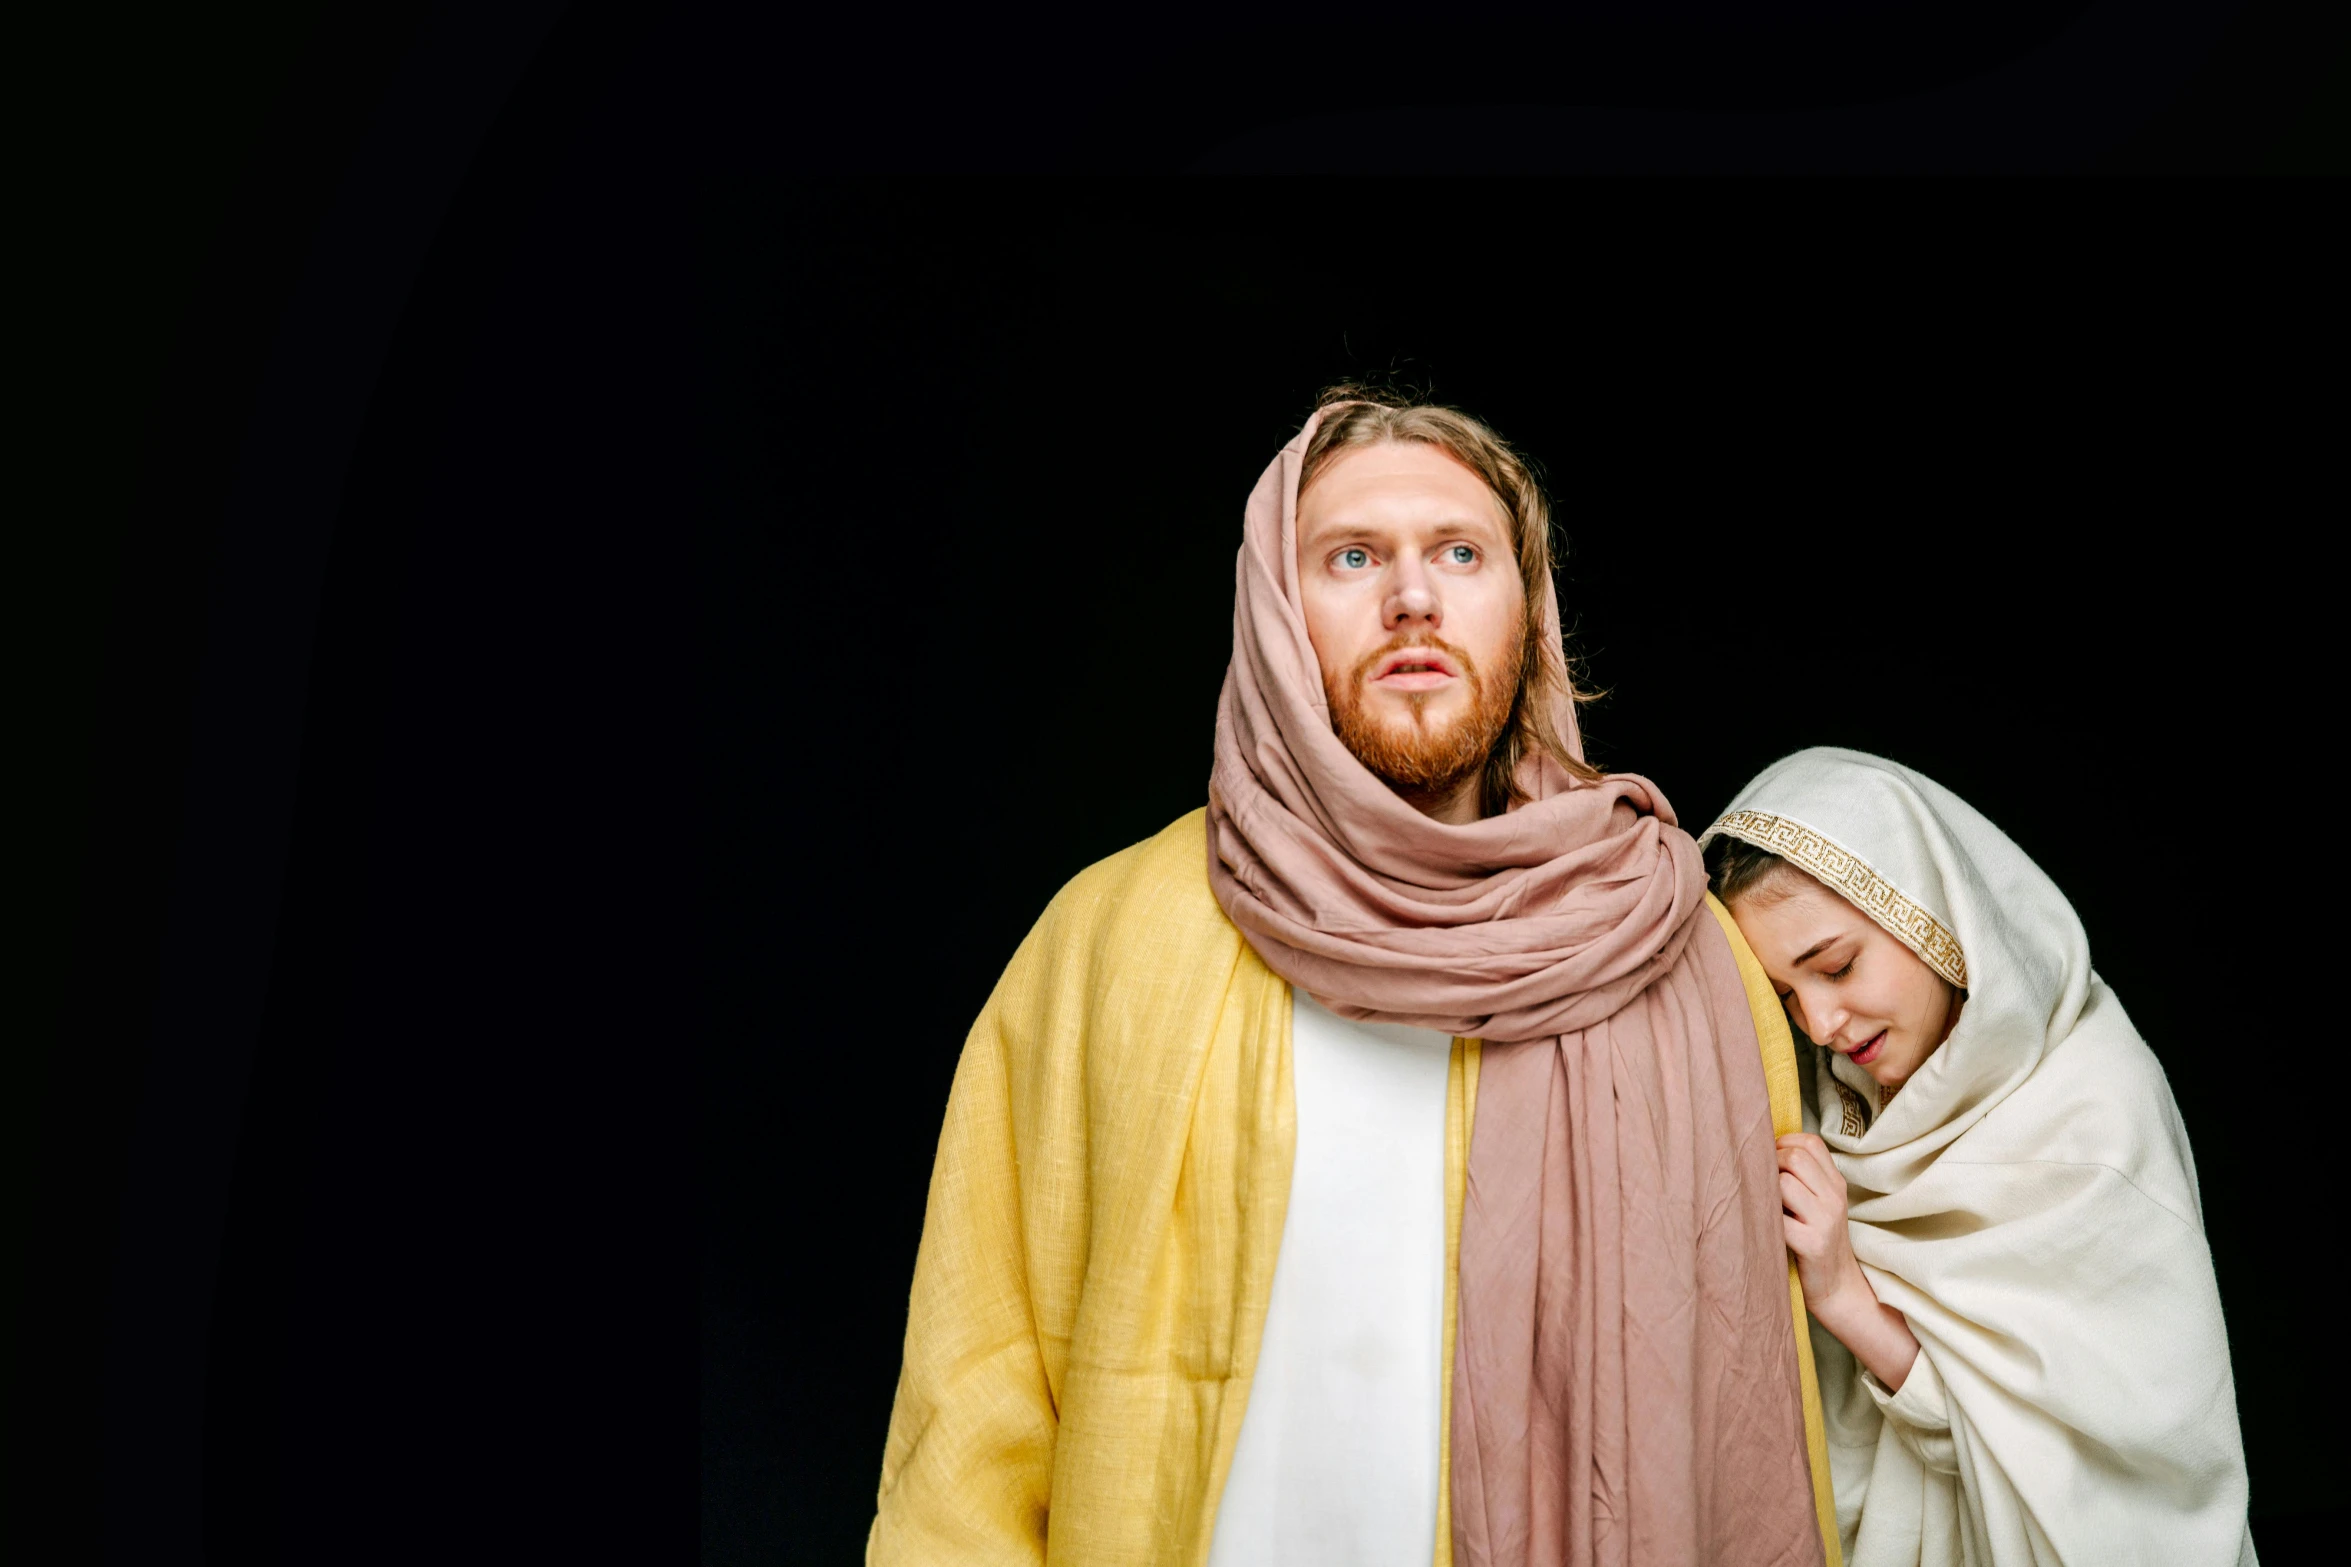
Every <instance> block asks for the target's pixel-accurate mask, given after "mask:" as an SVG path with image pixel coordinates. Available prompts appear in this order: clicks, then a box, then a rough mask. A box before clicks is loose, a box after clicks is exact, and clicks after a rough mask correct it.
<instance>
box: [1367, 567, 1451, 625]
mask: <svg viewBox="0 0 2351 1567" xmlns="http://www.w3.org/2000/svg"><path fill="white" fill-rule="evenodd" d="M1380 609H1381V612H1382V615H1383V617H1384V619H1385V622H1386V626H1387V629H1388V630H1390V631H1411V630H1422V631H1434V630H1436V629H1437V627H1438V625H1439V624H1441V623H1442V622H1443V620H1444V610H1443V607H1442V606H1441V605H1439V604H1438V602H1437V595H1436V594H1435V593H1434V592H1433V591H1431V589H1430V587H1429V579H1428V575H1427V573H1425V572H1424V571H1422V570H1421V569H1420V562H1418V561H1416V560H1406V561H1404V562H1402V563H1401V564H1400V565H1399V566H1398V568H1397V571H1396V578H1395V581H1394V582H1392V583H1391V584H1390V585H1389V588H1388V597H1387V601H1386V602H1385V603H1384V604H1382V605H1381V606H1380Z"/></svg>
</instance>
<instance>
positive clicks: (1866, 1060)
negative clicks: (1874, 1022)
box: [1847, 1028, 1886, 1066]
mask: <svg viewBox="0 0 2351 1567" xmlns="http://www.w3.org/2000/svg"><path fill="white" fill-rule="evenodd" d="M1885 1049H1886V1031H1885V1030H1884V1029H1882V1028H1881V1029H1879V1030H1878V1031H1877V1032H1876V1033H1874V1034H1872V1035H1870V1036H1869V1043H1868V1044H1866V1045H1863V1046H1862V1047H1861V1048H1860V1049H1859V1050H1856V1051H1854V1052H1853V1054H1852V1055H1851V1056H1850V1057H1848V1058H1847V1059H1849V1060H1851V1061H1852V1063H1853V1064H1854V1065H1855V1066H1867V1065H1869V1064H1870V1063H1871V1062H1872V1061H1875V1060H1876V1059H1877V1058H1878V1057H1879V1056H1881V1055H1883V1054H1884V1053H1885Z"/></svg>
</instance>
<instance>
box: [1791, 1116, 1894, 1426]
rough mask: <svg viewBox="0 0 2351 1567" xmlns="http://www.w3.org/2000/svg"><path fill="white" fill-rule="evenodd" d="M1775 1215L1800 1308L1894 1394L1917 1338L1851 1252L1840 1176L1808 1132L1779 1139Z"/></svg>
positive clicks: (1824, 1146)
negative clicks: (1791, 1257)
mask: <svg viewBox="0 0 2351 1567" xmlns="http://www.w3.org/2000/svg"><path fill="white" fill-rule="evenodd" d="M1775 1146H1776V1147H1777V1148H1778V1150H1779V1162H1780V1213H1781V1223H1782V1226H1783V1227H1784V1229H1785V1230H1786V1232H1787V1237H1788V1250H1790V1251H1792V1252H1794V1253H1795V1254H1796V1279H1797V1282H1799V1283H1800V1284H1802V1285H1803V1286H1804V1305H1805V1308H1806V1309H1807V1310H1809V1311H1810V1312H1811V1313H1812V1314H1813V1316H1814V1317H1816V1318H1818V1319H1819V1321H1820V1325H1821V1326H1822V1327H1824V1328H1826V1329H1828V1330H1829V1332H1831V1333H1833V1334H1835V1335H1836V1338H1837V1341H1838V1342H1839V1343H1841V1344H1843V1345H1844V1346H1845V1347H1846V1348H1847V1349H1849V1350H1851V1351H1853V1358H1854V1359H1856V1360H1858V1361H1860V1362H1861V1363H1862V1364H1863V1365H1864V1366H1867V1367H1868V1368H1869V1370H1870V1372H1871V1373H1872V1374H1873V1375H1874V1376H1876V1378H1877V1379H1878V1380H1879V1381H1880V1382H1882V1383H1884V1384H1885V1386H1886V1389H1887V1391H1889V1392H1896V1391H1899V1390H1900V1389H1901V1386H1902V1383H1903V1380H1904V1379H1905V1378H1906V1377H1908V1376H1909V1375H1910V1366H1911V1362H1913V1361H1915V1360H1916V1359H1917V1358H1918V1340H1917V1339H1915V1338H1913V1337H1912V1336H1911V1333H1910V1322H1909V1320H1908V1319H1907V1318H1905V1317H1904V1316H1903V1315H1902V1313H1901V1312H1899V1311H1896V1310H1895V1309H1894V1308H1893V1307H1891V1306H1888V1305H1884V1304H1882V1303H1881V1302H1880V1301H1879V1300H1878V1297H1877V1291H1875V1290H1873V1289H1871V1288H1870V1287H1869V1279H1868V1278H1867V1276H1865V1275H1864V1274H1863V1273H1862V1271H1861V1259H1859V1258H1858V1257H1856V1256H1854V1255H1853V1234H1852V1231H1850V1230H1849V1229H1847V1228H1846V1226H1845V1177H1844V1175H1843V1174H1842V1173H1841V1172H1839V1170H1838V1169H1837V1161H1836V1160H1835V1159H1833V1158H1831V1157H1830V1156H1829V1145H1828V1144H1826V1143H1824V1142H1822V1141H1821V1140H1820V1139H1819V1138H1817V1137H1815V1136H1813V1135H1812V1134H1811V1133H1810V1132H1790V1133H1789V1134H1788V1135H1787V1136H1785V1137H1783V1138H1781V1139H1779V1141H1778V1142H1777V1144H1775Z"/></svg>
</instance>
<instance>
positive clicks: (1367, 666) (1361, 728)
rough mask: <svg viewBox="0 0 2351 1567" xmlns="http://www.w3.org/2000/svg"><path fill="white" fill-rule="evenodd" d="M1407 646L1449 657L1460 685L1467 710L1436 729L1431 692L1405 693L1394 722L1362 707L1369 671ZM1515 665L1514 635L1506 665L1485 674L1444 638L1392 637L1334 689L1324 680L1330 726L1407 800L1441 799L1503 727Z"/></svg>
mask: <svg viewBox="0 0 2351 1567" xmlns="http://www.w3.org/2000/svg"><path fill="white" fill-rule="evenodd" d="M1408 647H1429V648H1436V649H1438V650H1440V651H1441V652H1444V653H1446V654H1448V655H1450V656H1451V658H1452V659H1453V661H1454V662H1455V663H1456V664H1458V665H1460V666H1461V678H1462V679H1463V680H1464V681H1466V682H1468V685H1469V706H1468V708H1467V709H1465V710H1464V711H1463V712H1462V713H1460V714H1459V715H1458V716H1457V717H1455V718H1454V719H1453V720H1452V721H1451V722H1449V723H1446V724H1444V725H1443V726H1442V727H1431V726H1432V722H1433V721H1432V720H1431V719H1430V717H1429V714H1428V709H1429V707H1430V705H1431V702H1432V699H1434V698H1435V697H1437V696H1439V695H1441V694H1442V693H1441V692H1437V691H1414V692H1408V693H1406V694H1405V697H1404V715H1403V717H1402V718H1401V719H1398V718H1395V717H1391V716H1388V715H1386V714H1375V713H1373V712H1372V711H1371V710H1370V704H1369V702H1368V701H1367V700H1366V688H1367V687H1369V685H1370V684H1371V675H1372V671H1373V670H1374V669H1375V668H1377V667H1378V665H1379V662H1380V660H1381V659H1383V658H1386V657H1387V656H1388V655H1389V654H1391V653H1394V652H1395V651H1396V650H1397V649H1399V648H1408ZM1519 662H1520V650H1519V642H1518V639H1517V638H1516V637H1513V638H1512V639H1511V640H1510V654H1509V667H1508V668H1506V669H1500V670H1495V671H1492V672H1491V673H1490V674H1489V673H1487V672H1483V671H1481V670H1479V668H1478V666H1477V661H1476V660H1475V659H1472V658H1471V657H1470V656H1469V654H1468V653H1466V652H1464V651H1463V650H1462V649H1460V648H1458V647H1455V646H1454V645H1453V644H1452V643H1450V642H1446V641H1443V640H1441V639H1439V638H1437V637H1433V636H1428V635H1425V634H1424V635H1417V636H1408V637H1401V638H1398V639H1397V640H1395V641H1393V642H1390V643H1388V644H1387V645H1386V646H1384V647H1381V648H1379V649H1377V650H1375V651H1374V652H1372V653H1370V654H1367V655H1366V656H1365V657H1363V658H1362V659H1360V660H1358V661H1357V662H1356V665H1355V667H1354V668H1353V669H1350V670H1349V671H1347V674H1346V677H1345V678H1344V679H1342V680H1340V681H1338V682H1336V683H1335V688H1334V683H1333V682H1332V681H1330V680H1328V679H1326V680H1324V682H1323V695H1324V696H1326V697H1327V698H1329V700H1330V704H1331V727H1332V728H1333V729H1334V730H1336V731H1337V732H1338V736H1339V740H1340V743H1341V744H1343V745H1345V746H1346V747H1347V749H1348V750H1349V751H1352V752H1353V753H1354V754H1355V759H1356V760H1357V761H1359V762H1361V763H1362V764H1363V765H1364V766H1365V767H1367V768H1369V769H1371V771H1372V773H1373V775H1374V776H1375V777H1377V778H1378V779H1379V780H1380V781H1381V782H1382V783H1385V784H1386V785H1387V786H1388V787H1389V788H1391V789H1393V790H1395V791H1396V793H1397V794H1399V795H1401V796H1402V797H1403V798H1404V799H1405V800H1406V801H1407V802H1408V803H1410V804H1412V805H1415V806H1426V805H1433V804H1438V803H1441V802H1443V801H1446V800H1449V799H1451V798H1452V797H1453V795H1454V794H1455V792H1456V791H1458V790H1459V789H1460V788H1461V786H1462V785H1463V784H1465V783H1468V782H1469V781H1470V780H1471V779H1473V778H1475V777H1476V776H1477V775H1478V773H1479V771H1480V770H1481V769H1482V768H1484V767H1485V765H1486V759H1487V758H1488V757H1490V756H1492V755H1493V754H1494V747H1495V746H1497V745H1499V744H1500V743H1501V741H1502V737H1503V735H1504V733H1505V732H1507V731H1508V729H1509V728H1510V719H1511V713H1512V710H1513V709H1514V708H1515V707H1516V706H1517V705H1518V676H1519Z"/></svg>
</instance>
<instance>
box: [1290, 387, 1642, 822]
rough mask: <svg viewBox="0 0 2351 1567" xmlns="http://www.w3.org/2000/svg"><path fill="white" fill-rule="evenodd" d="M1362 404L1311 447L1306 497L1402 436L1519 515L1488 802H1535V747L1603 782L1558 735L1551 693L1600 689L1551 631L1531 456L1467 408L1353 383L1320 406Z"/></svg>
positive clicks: (1541, 506)
mask: <svg viewBox="0 0 2351 1567" xmlns="http://www.w3.org/2000/svg"><path fill="white" fill-rule="evenodd" d="M1334 403H1352V404H1354V405H1355V406H1354V407H1351V408H1342V409H1340V410H1339V411H1338V412H1336V413H1333V414H1331V415H1330V416H1329V417H1328V418H1326V419H1325V420H1324V421H1323V423H1322V426H1321V427H1320V428H1319V429H1317V430H1316V431H1315V432H1314V439H1313V440H1312V441H1310V442H1308V443H1307V447H1306V460H1305V462H1304V464H1303V465H1302V466H1301V468H1300V469H1299V475H1298V489H1299V492H1300V493H1301V494H1303V493H1304V492H1305V489H1306V486H1308V485H1309V484H1312V483H1313V482H1314V476H1315V475H1316V474H1317V473H1319V472H1320V471H1321V470H1322V469H1323V468H1324V467H1326V466H1327V465H1328V464H1330V463H1331V462H1332V461H1333V460H1335V459H1336V458H1338V457H1340V456H1343V455H1344V454H1346V453H1348V452H1351V451H1356V450H1359V449H1360V448H1363V447H1366V446H1378V445H1380V444H1382V443H1383V442H1387V441H1402V442H1408V443H1411V444H1415V445H1420V446H1434V447H1435V448H1437V449H1438V450H1439V451H1441V452H1443V453H1445V455H1447V456H1448V457H1451V458H1452V459H1453V460H1454V461H1456V462H1458V463H1460V464H1461V465H1462V466H1463V467H1464V468H1467V469H1468V470H1469V471H1470V472H1471V473H1474V474H1476V475H1477V476H1478V477H1479V478H1480V479H1481V480H1483V481H1485V486H1486V488H1487V489H1489V490H1491V491H1492V492H1493V493H1494V498H1495V499H1496V500H1497V501H1499V502H1501V503H1502V510H1503V512H1504V514H1505V515H1507V516H1508V517H1509V518H1510V533H1511V540H1510V541H1511V544H1512V546H1513V547H1514V548H1515V549H1516V551H1517V553H1518V575H1519V580H1520V582H1521V583H1522V584H1523V585H1524V587H1525V590H1526V602H1525V611H1524V614H1523V615H1522V616H1521V617H1520V618H1521V620H1522V621H1523V623H1524V628H1523V630H1522V631H1521V633H1520V635H1521V637H1522V638H1523V640H1522V642H1521V644H1520V648H1519V661H1518V663H1519V679H1518V696H1517V700H1516V701H1515V702H1514V703H1513V704H1512V707H1511V714H1510V722H1509V724H1508V725H1507V726H1506V727H1505V728H1504V729H1503V731H1502V738H1501V739H1500V740H1499V741H1497V742H1496V743H1495V745H1494V749H1493V750H1492V751H1491V752H1490V753H1488V755H1487V757H1486V765H1485V769H1484V772H1483V774H1482V775H1481V777H1480V780H1479V786H1478V794H1479V807H1480V809H1481V810H1483V811H1484V812H1485V814H1487V815H1488V816H1496V815H1500V814H1501V813H1502V812H1503V811H1506V810H1508V809H1509V808H1510V807H1511V806H1513V805H1516V804H1519V803H1520V802H1522V801H1523V800H1525V799H1526V797H1527V796H1526V791H1525V790H1524V789H1522V788H1520V787H1519V783H1518V764H1519V763H1520V762H1521V761H1522V760H1524V759H1525V758H1526V757H1527V756H1529V755H1531V754H1532V753H1533V752H1534V751H1535V750H1537V749H1541V750H1543V751H1547V752H1549V753H1550V754H1551V757H1552V759H1553V760H1555V761H1557V762H1558V763H1559V765H1560V766H1562V767H1564V768H1566V769H1567V770H1568V772H1569V773H1570V774H1572V775H1573V776H1574V777H1576V778H1579V779H1582V780H1583V781H1585V782H1587V783H1595V782H1598V781H1599V779H1600V777H1601V773H1600V769H1598V768H1597V767H1594V766H1592V765H1591V764H1590V763H1588V762H1584V761H1581V760H1579V759H1578V758H1577V757H1576V756H1575V755H1574V754H1573V753H1572V752H1570V751H1569V750H1568V748H1567V745H1566V742H1565V741H1564V740H1563V739H1562V738H1561V737H1560V736H1559V735H1558V734H1556V733H1554V732H1553V730H1552V726H1551V723H1550V720H1549V716H1548V715H1549V713H1550V711H1551V704H1550V702H1549V700H1548V698H1549V697H1550V696H1551V695H1552V694H1554V693H1564V694H1565V695H1566V697H1567V699H1568V700H1569V701H1570V702H1588V701H1590V700H1591V699H1592V695H1593V693H1589V692H1586V691H1583V690H1581V689H1579V688H1578V687H1577V685H1576V682H1575V675H1574V671H1573V666H1572V665H1571V664H1570V662H1569V660H1568V655H1567V649H1566V647H1565V646H1564V645H1563V644H1562V643H1555V642H1553V641H1552V640H1551V639H1550V638H1548V637H1546V636H1544V635H1543V591H1544V589H1545V588H1546V587H1548V586H1549V585H1550V581H1551V506H1550V503H1549V502H1548V501H1546V500H1545V499H1544V497H1543V488H1542V486H1541V485H1540V484H1538V483H1537V482H1536V480H1535V475H1534V472H1533V470H1532V469H1531V468H1529V467H1528V465H1527V462H1526V459H1525V458H1523V457H1521V456H1519V454H1518V453H1517V452H1515V451H1513V450H1511V447H1510V443H1509V442H1507V441H1505V440H1503V439H1502V437H1501V436H1499V435H1496V434H1495V433H1494V432H1493V430H1492V429H1490V428H1488V427H1487V425H1486V424H1485V423H1484V421H1482V420H1479V419H1475V418H1472V417H1471V416H1470V415H1468V414H1465V413H1463V412H1462V411H1461V410H1460V409H1458V408H1447V407H1445V406H1444V405H1442V404H1440V403H1431V402H1421V401H1416V400H1410V399H1406V398H1402V397H1398V396H1396V395H1395V394H1393V393H1389V392H1383V391H1378V390H1375V389H1372V388H1368V387H1363V386H1357V385H1353V384H1343V385H1339V386H1334V387H1332V388H1330V389H1329V390H1328V391H1325V392H1324V393H1323V394H1322V396H1320V397H1319V398H1317V399H1316V400H1315V405H1316V406H1317V407H1319V408H1328V407H1330V406H1331V405H1332V404H1334Z"/></svg>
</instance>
